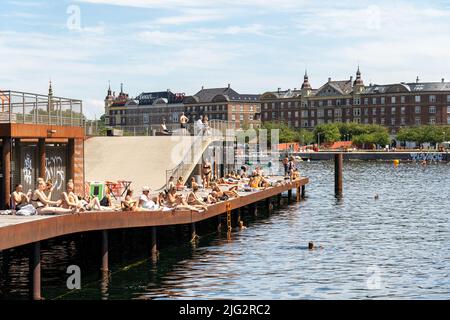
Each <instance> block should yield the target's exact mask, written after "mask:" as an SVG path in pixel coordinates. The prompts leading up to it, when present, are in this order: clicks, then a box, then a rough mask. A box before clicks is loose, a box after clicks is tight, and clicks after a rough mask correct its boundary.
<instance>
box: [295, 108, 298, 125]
mask: <svg viewBox="0 0 450 320" xmlns="http://www.w3.org/2000/svg"><path fill="white" fill-rule="evenodd" d="M295 117H296V118H298V111H295ZM296 127H298V126H296Z"/></svg>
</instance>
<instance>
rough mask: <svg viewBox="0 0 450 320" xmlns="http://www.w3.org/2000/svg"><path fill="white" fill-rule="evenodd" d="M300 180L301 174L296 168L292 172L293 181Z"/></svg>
mask: <svg viewBox="0 0 450 320" xmlns="http://www.w3.org/2000/svg"><path fill="white" fill-rule="evenodd" d="M298 179H300V172H299V171H298V169H297V168H295V169H294V170H292V172H291V180H292V181H294V180H298Z"/></svg>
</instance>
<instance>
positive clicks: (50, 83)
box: [48, 80, 53, 96]
mask: <svg viewBox="0 0 450 320" xmlns="http://www.w3.org/2000/svg"><path fill="white" fill-rule="evenodd" d="M48 95H49V96H53V88H52V80H50V81H49V82H48Z"/></svg>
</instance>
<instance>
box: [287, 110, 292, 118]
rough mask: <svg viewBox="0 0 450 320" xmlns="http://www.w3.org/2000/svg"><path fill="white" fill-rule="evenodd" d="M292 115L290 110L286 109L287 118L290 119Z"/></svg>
mask: <svg viewBox="0 0 450 320" xmlns="http://www.w3.org/2000/svg"><path fill="white" fill-rule="evenodd" d="M291 115H292V112H290V111H288V118H289V119H290V118H291Z"/></svg>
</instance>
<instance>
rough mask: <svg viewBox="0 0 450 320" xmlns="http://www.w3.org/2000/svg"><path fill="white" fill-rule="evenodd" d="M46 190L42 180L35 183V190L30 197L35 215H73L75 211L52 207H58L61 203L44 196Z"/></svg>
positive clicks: (39, 179)
mask: <svg viewBox="0 0 450 320" xmlns="http://www.w3.org/2000/svg"><path fill="white" fill-rule="evenodd" d="M46 189H47V185H46V183H45V181H44V179H42V178H38V181H37V189H36V190H34V192H33V195H32V196H31V204H32V205H33V207H34V208H35V209H36V211H37V214H55V213H75V212H76V210H75V209H65V208H61V207H52V206H59V205H60V204H61V201H51V200H50V199H49V198H47V196H46V195H45V190H46Z"/></svg>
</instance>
